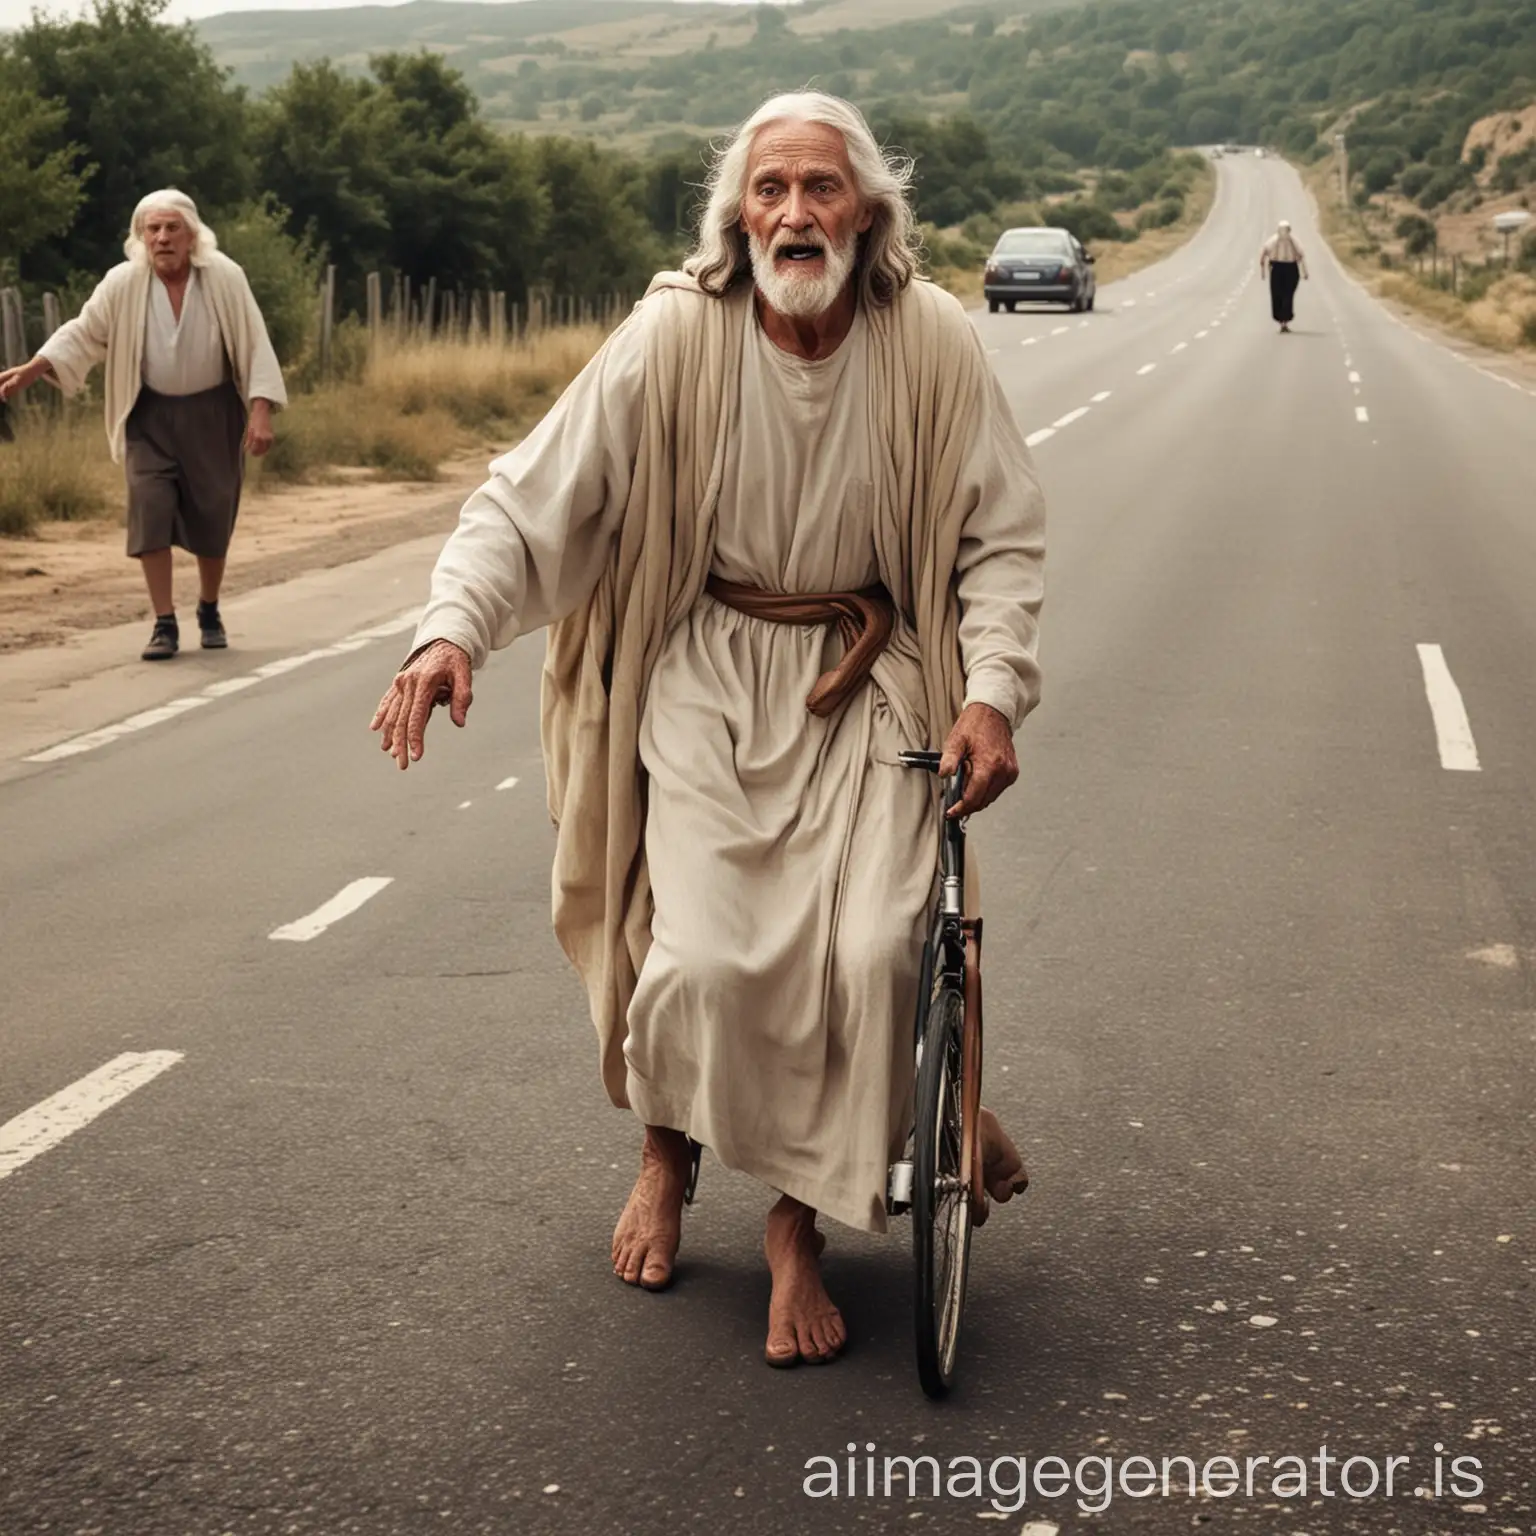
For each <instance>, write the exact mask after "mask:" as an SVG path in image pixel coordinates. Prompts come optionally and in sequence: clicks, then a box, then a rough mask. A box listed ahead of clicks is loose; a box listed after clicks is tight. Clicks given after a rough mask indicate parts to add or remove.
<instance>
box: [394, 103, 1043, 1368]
mask: <svg viewBox="0 0 1536 1536" xmlns="http://www.w3.org/2000/svg"><path fill="white" fill-rule="evenodd" d="M911 174H912V169H911V166H910V164H909V163H907V162H902V161H898V160H895V159H893V158H891V157H888V156H886V155H884V154H883V153H882V151H881V150H880V148H879V146H878V145H877V144H876V142H875V140H874V138H873V136H872V135H871V133H870V131H869V129H868V127H867V126H866V124H865V122H864V119H863V117H862V116H861V115H860V113H859V112H858V110H857V109H856V108H854V107H852V106H851V105H849V104H848V103H846V102H843V101H840V100H837V99H836V98H833V97H828V96H824V95H820V94H816V93H808V94H802V95H794V96H787V97H779V98H776V99H774V100H772V101H769V102H768V103H767V104H766V105H765V106H763V107H762V108H761V109H760V110H759V111H758V112H757V113H756V114H755V115H754V116H753V117H752V118H750V119H749V120H748V121H747V122H746V123H745V124H744V125H743V127H742V128H741V129H740V131H739V132H738V133H737V135H736V136H735V138H734V140H733V142H732V143H731V144H730V146H729V147H728V148H727V149H725V151H724V152H723V154H722V155H721V156H720V157H719V159H718V161H717V163H716V165H715V167H714V170H713V172H712V175H711V180H710V194H711V195H710V198H709V203H708V208H707V211H706V212H705V214H704V216H703V221H702V226H701V231H700V237H699V242H698V246H697V249H696V250H695V252H694V254H693V255H692V257H691V258H690V259H689V261H688V262H687V264H686V267H685V271H684V272H683V273H673V274H663V275H661V276H659V277H658V278H657V279H656V280H655V281H654V282H653V283H652V285H651V290H650V292H649V294H648V295H647V297H646V298H645V299H644V300H643V301H642V302H641V303H640V304H639V305H638V306H636V308H635V310H634V312H633V313H632V314H631V316H630V317H629V318H628V320H627V321H626V322H625V323H624V324H623V325H622V326H621V327H620V328H619V329H618V330H617V331H616V332H615V333H614V335H613V336H612V337H611V338H610V339H609V341H608V343H607V344H606V345H605V346H604V348H603V349H602V351H601V352H600V353H599V354H598V355H597V357H596V358H594V360H593V361H592V363H591V364H590V365H589V366H588V367H587V368H586V370H585V371H584V372H583V373H582V374H581V376H580V377H579V378H578V379H577V380H576V381H575V382H574V383H573V384H572V386H571V387H570V389H568V390H567V391H566V393H565V394H564V395H563V396H562V398H561V399H560V401H559V402H558V403H557V404H556V406H555V407H554V409H553V410H551V412H550V413H549V414H548V416H546V417H545V418H544V420H543V422H542V423H541V424H540V425H539V426H538V427H537V428H536V429H535V430H534V431H533V432H532V433H531V434H530V435H529V437H528V438H527V439H526V440H525V441H524V442H523V443H522V444H521V445H520V446H519V447H518V448H516V449H515V450H513V451H512V452H511V453H509V454H508V455H507V456H506V457H504V458H502V459H500V460H498V461H497V462H496V463H495V464H494V465H493V466H492V474H491V478H490V480H489V481H487V483H486V484H485V485H484V486H482V487H481V489H480V490H479V491H477V492H476V493H475V494H474V495H473V496H472V497H471V498H470V500H469V502H468V503H467V504H466V506H465V507H464V509H463V513H462V515H461V518H460V522H459V526H458V529H457V531H456V532H455V533H454V534H453V536H452V537H451V538H450V539H449V541H448V543H447V545H446V547H445V548H444V550H443V552H442V555H441V558H440V559H439V561H438V564H437V568H436V571H435V572H434V575H433V579H432V591H431V599H430V601H429V603H428V605H427V608H426V610H425V613H424V615H423V617H422V619H421V622H420V627H419V629H418V631H417V634H416V637H415V645H414V648H413V650H412V652H411V655H410V656H409V657H408V658H407V661H406V664H405V666H404V668H403V669H402V670H401V672H400V673H399V674H398V675H397V676H396V678H395V679H394V681H393V682H392V684H391V685H390V688H389V690H388V691H387V692H386V694H385V696H384V699H383V701H382V702H381V703H380V706H379V709H378V712H377V714H376V715H375V717H374V728H375V729H377V730H381V731H382V732H383V742H382V745H383V747H384V750H385V751H387V752H389V753H391V754H393V755H394V757H395V758H396V760H397V761H398V763H399V765H400V767H401V768H404V767H406V765H407V764H408V763H409V762H410V761H412V760H415V759H418V758H419V757H420V756H421V753H422V748H423V730H424V727H425V725H426V722H427V720H428V718H429V716H430V713H431V710H432V708H433V706H434V705H435V704H437V703H446V704H447V705H448V706H449V712H450V715H451V718H452V719H453V720H454V722H455V724H457V725H461V726H462V725H463V724H464V722H465V717H466V713H467V711H468V709H469V706H470V682H471V671H472V669H473V668H477V667H479V666H480V665H481V664H482V663H483V662H484V661H485V660H486V657H487V654H488V653H489V652H490V651H491V650H493V649H495V648H497V647H500V646H505V645H507V644H509V643H510V642H511V641H512V640H514V639H515V638H516V637H517V636H519V635H521V634H526V633H527V632H528V631H530V630H533V629H537V628H539V627H541V626H544V625H550V626H552V634H551V637H550V641H549V646H548V651H547V656H546V661H545V667H544V683H543V694H544V698H543V737H544V750H545V760H546V767H547V773H548V780H549V797H550V810H551V813H552V815H553V817H554V820H555V823H556V826H557V829H558V832H557V845H556V854H555V870H554V916H555V928H556V932H557V934H558V935H559V938H560V940H561V943H562V945H563V947H564V948H565V950H566V952H567V954H568V955H569V956H570V957H571V959H572V960H573V961H574V963H575V965H576V966H577V968H578V970H579V971H580V973H581V975H582V978H583V980H584V981H585V983H586V987H587V991H588V995H589V998H590V1002H591V1008H592V1013H593V1017H594V1020H595V1022H596V1024H597V1028H598V1033H599V1038H600V1042H601V1054H602V1072H603V1079H604V1084H605V1086H606V1088H607V1091H608V1094H609V1096H610V1097H611V1099H612V1100H613V1102H614V1103H615V1104H617V1105H620V1106H627V1107H629V1108H630V1109H632V1110H633V1111H634V1113H635V1114H636V1115H637V1116H638V1117H639V1119H640V1120H641V1121H642V1122H643V1123H644V1126H645V1132H644V1143H643V1148H642V1152H641V1161H640V1173H639V1177H638V1179H637V1180H636V1183H635V1186H634V1190H633V1193H632V1194H631V1195H630V1198H629V1202H628V1204H627V1205H626V1207H625V1209H624V1212H623V1214H622V1216H621V1217H620V1220H619V1223H618V1227H617V1230H616V1231H615V1233H614V1239H613V1250H612V1257H613V1265H614V1270H615V1272H616V1273H617V1274H618V1275H620V1276H621V1277H622V1278H623V1279H624V1280H625V1281H627V1282H629V1283H630V1284H635V1285H640V1286H643V1287H646V1288H648V1289H659V1288H661V1287H663V1286H664V1285H666V1284H667V1283H668V1282H669V1280H670V1279H671V1276H672V1270H673V1263H674V1258H675V1255H676V1251H677V1248H678V1243H679V1234H680V1228H681V1215H682V1209H683V1194H684V1187H685V1181H686V1178H687V1175H688V1170H689V1148H688V1138H692V1139H693V1140H694V1141H695V1142H697V1143H701V1144H703V1145H704V1146H707V1147H709V1148H710V1149H712V1150H713V1152H714V1153H715V1155H716V1156H717V1157H718V1158H719V1159H720V1160H721V1161H722V1162H723V1163H724V1164H726V1165H727V1166H728V1167H731V1168H734V1169H739V1170H742V1171H744V1172H746V1173H748V1174H751V1175H753V1176H754V1177H756V1178H758V1179H760V1180H761V1181H762V1182H763V1183H765V1184H767V1185H769V1186H770V1187H771V1188H772V1189H774V1190H776V1191H778V1192H779V1193H780V1199H779V1200H778V1202H777V1203H776V1204H775V1205H774V1206H773V1208H772V1209H771V1210H770V1212H769V1214H768V1221H767V1233H766V1241H765V1248H766V1253H767V1259H768V1264H769V1267H770V1269H771V1272H772V1279H773V1286H772V1297H771V1301H770V1304H769V1313H768V1340H767V1345H766V1351H765V1354H766V1358H767V1361H768V1363H769V1364H770V1365H775V1366H783V1365H793V1364H795V1363H797V1362H798V1361H800V1360H808V1361H823V1360H828V1359H831V1358H833V1357H834V1356H835V1355H836V1354H837V1353H838V1352H839V1351H840V1350H841V1348H842V1346H843V1343H844V1341H845V1338H846V1328H845V1325H844V1322H843V1319H842V1317H841V1315H840V1314H839V1312H838V1310H837V1308H836V1307H835V1306H834V1305H833V1303H832V1301H831V1299H830V1298H829V1297H828V1295H827V1293H826V1290H825V1289H824V1287H823V1285H822V1280H821V1274H820V1269H819V1263H818V1259H819V1255H820V1253H821V1250H822V1246H823V1242H824V1239H823V1236H822V1234H821V1233H819V1232H818V1231H817V1230H816V1219H817V1215H818V1213H821V1214H824V1215H826V1216H830V1217H832V1218H834V1219H836V1220H838V1221H840V1222H843V1223H845V1224H847V1225H849V1226H852V1227H855V1228H858V1229H861V1230H864V1231H883V1230H884V1228H885V1188H886V1175H887V1169H888V1166H889V1163H890V1161H891V1159H892V1157H893V1156H899V1155H900V1152H901V1149H902V1146H903V1144H904V1142H905V1139H906V1136H907V1134H908V1130H909V1127H910V1117H911V1095H912V1025H913V1018H914V1016H915V1008H916V1002H917V987H918V971H919V965H920V957H921V950H922V943H923V937H924V932H923V930H924V924H925V917H926V914H927V912H928V910H929V901H930V895H931V892H932V890H933V884H934V877H935V858H936V840H935V836H934V826H933V819H932V818H933V814H934V812H933V807H934V800H933V794H934V786H933V784H932V782H931V780H930V779H929V778H928V776H927V775H924V774H919V773H914V772H912V771H910V770H906V769H903V768H902V767H901V766H900V764H899V757H898V754H899V753H900V752H901V751H902V750H903V749H905V748H909V747H923V746H927V745H929V744H939V743H942V745H943V749H944V755H945V758H946V759H947V764H946V767H947V771H953V770H954V767H955V765H956V764H958V762H959V761H960V760H961V759H962V758H963V759H967V760H968V763H969V775H968V780H967V788H966V792H965V799H964V801H963V802H962V803H961V805H960V806H959V807H957V811H958V812H959V813H960V814H969V813H970V812H973V811H978V810H980V809H981V808H982V807H983V806H985V805H987V804H988V803H989V802H990V801H992V800H993V799H995V798H996V796H997V795H998V794H1000V793H1001V792H1002V791H1003V789H1005V788H1006V787H1007V786H1008V785H1009V784H1011V783H1012V782H1013V780H1014V779H1015V778H1016V777H1017V773H1018V765H1017V762H1016V759H1015V756H1014V750H1013V742H1012V737H1013V733H1014V731H1015V730H1016V729H1017V728H1018V726H1019V725H1020V723H1021V722H1022V721H1023V719H1024V717H1025V715H1026V714H1027V713H1028V712H1029V710H1030V709H1031V708H1032V707H1033V705H1034V704H1035V702H1036V700H1037V698H1038V690H1039V673H1038V668H1037V666H1036V660H1035V648H1036V621H1037V614H1038V611H1039V607H1040V600H1041V562H1042V556H1043V506H1042V501H1041V496H1040V492H1039V487H1038V483H1037V480H1036V476H1035V472H1034V468H1033V465H1032V463H1031V460H1030V456H1029V453H1028V451H1027V450H1026V448H1025V445H1024V443H1023V441H1022V439H1021V437H1020V435H1019V432H1018V429H1017V427H1016V426H1015V424H1014V421H1013V417H1012V415H1011V413H1010V411H1009V409H1008V406H1007V403H1006V402H1005V400H1004V398H1003V395H1002V392H1001V390H1000V389H999V387H998V385H997V383H996V381H995V379H994V378H993V376H992V374H991V372H990V370H989V368H988V367H987V363H986V359H985V357H984V355H983V352H982V349H981V347H980V345H979V343H978V341H977V338H976V335H975V333H974V331H973V330H972V328H971V326H970V324H969V322H968V320H967V319H966V316H965V314H964V312H963V311H962V309H961V307H960V305H959V304H958V303H957V302H956V301H955V300H954V299H953V298H951V297H950V296H949V295H947V294H945V293H944V292H942V291H941V290H940V289H938V288H936V287H935V286H933V285H932V284H930V283H927V282H924V281H921V280H919V279H918V277H917V237H916V233H915V224H914V220H913V215H912V212H911V209H910V205H909V201H908V195H907V194H908V186H909V183H910V179H911ZM855 596H857V601H854V598H855ZM834 597H836V598H838V601H836V602H834V601H832V599H833V598H834ZM864 605H867V606H864ZM849 607H852V608H853V609H854V610H855V611H856V612H863V613H866V614H867V613H879V614H880V615H882V616H883V617H884V618H885V619H888V620H889V621H890V635H889V639H888V641H887V642H886V643H885V644H884V646H883V648H879V647H875V648H874V649H875V650H876V652H877V653H876V654H874V656H873V659H872V664H870V661H869V660H868V659H867V658H865V657H862V656H861V655H860V654H857V653H858V652H860V651H867V650H869V649H871V648H870V647H868V646H864V647H855V648H854V649H853V650H850V649H849V648H848V637H847V636H845V635H844V634H843V633H841V627H840V625H839V624H838V623H837V622H836V620H837V618H838V615H839V613H840V612H842V611H846V610H847V609H848V608H849ZM882 627H883V624H882V625H877V626H876V627H875V629H874V633H876V634H878V633H879V630H880V628H882ZM982 1134H983V1143H984V1156H985V1164H986V1181H987V1184H988V1187H989V1190H990V1192H991V1194H992V1195H993V1197H994V1198H996V1199H998V1200H1006V1199H1007V1198H1008V1197H1009V1196H1010V1195H1011V1194H1012V1193H1014V1192H1015V1190H1017V1189H1019V1188H1022V1187H1023V1182H1024V1173H1023V1167H1022V1164H1021V1162H1020V1160H1019V1157H1018V1153H1017V1151H1016V1150H1015V1148H1014V1147H1013V1145H1012V1143H1011V1142H1010V1141H1009V1140H1008V1138H1007V1137H1006V1136H1005V1135H1004V1134H1003V1133H1002V1130H1001V1128H1000V1127H999V1125H998V1123H997V1121H996V1118H995V1117H994V1116H992V1115H990V1114H984V1117H983V1132H982Z"/></svg>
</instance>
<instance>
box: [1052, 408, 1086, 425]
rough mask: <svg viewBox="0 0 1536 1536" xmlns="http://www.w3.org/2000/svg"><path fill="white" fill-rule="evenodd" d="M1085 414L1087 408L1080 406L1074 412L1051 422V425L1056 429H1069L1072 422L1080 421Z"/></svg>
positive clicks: (1069, 412)
mask: <svg viewBox="0 0 1536 1536" xmlns="http://www.w3.org/2000/svg"><path fill="white" fill-rule="evenodd" d="M1087 414H1088V407H1087V406H1086V405H1080V406H1078V408H1077V409H1076V410H1075V411H1068V412H1067V414H1066V415H1065V416H1063V417H1061V418H1060V419H1059V420H1057V421H1053V422H1052V423H1051V425H1052V426H1053V427H1055V428H1057V429H1060V428H1062V427H1070V426H1071V425H1072V423H1073V422H1074V421H1081V420H1082V419H1083V417H1084V416H1086V415H1087Z"/></svg>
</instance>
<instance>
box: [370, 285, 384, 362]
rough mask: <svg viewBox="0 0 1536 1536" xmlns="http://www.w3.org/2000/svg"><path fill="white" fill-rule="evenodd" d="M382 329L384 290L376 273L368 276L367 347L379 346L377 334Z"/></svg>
mask: <svg viewBox="0 0 1536 1536" xmlns="http://www.w3.org/2000/svg"><path fill="white" fill-rule="evenodd" d="M383 328H384V288H383V283H382V281H381V279H380V277H379V274H378V273H377V272H370V273H369V274H368V345H369V347H370V348H374V347H377V346H378V344H379V332H380V331H381V330H382V329H383Z"/></svg>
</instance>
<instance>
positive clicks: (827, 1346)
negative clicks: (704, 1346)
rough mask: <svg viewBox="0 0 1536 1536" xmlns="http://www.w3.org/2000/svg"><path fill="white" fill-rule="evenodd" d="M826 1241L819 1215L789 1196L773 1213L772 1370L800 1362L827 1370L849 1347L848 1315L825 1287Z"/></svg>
mask: <svg viewBox="0 0 1536 1536" xmlns="http://www.w3.org/2000/svg"><path fill="white" fill-rule="evenodd" d="M826 1246H827V1240H826V1238H825V1237H823V1236H822V1235H821V1233H820V1232H818V1231H817V1230H816V1212H815V1211H813V1210H812V1209H811V1208H810V1207H809V1206H808V1205H802V1204H801V1203H800V1202H799V1201H798V1200H791V1199H790V1198H789V1196H788V1195H785V1196H784V1197H783V1198H782V1199H781V1200H780V1201H779V1203H778V1204H777V1205H776V1206H774V1208H773V1209H772V1210H771V1211H769V1213H768V1231H767V1235H766V1236H765V1237H764V1239H763V1251H764V1252H765V1253H766V1254H767V1255H768V1268H769V1269H770V1270H772V1271H773V1295H772V1297H771V1298H770V1300H769V1302H768V1346H767V1348H766V1349H765V1350H764V1352H763V1355H764V1358H765V1359H766V1360H767V1362H768V1364H769V1365H776V1366H785V1365H795V1364H797V1363H798V1362H799V1361H801V1360H806V1361H809V1362H810V1363H811V1364H813V1365H824V1364H825V1363H826V1362H827V1361H829V1360H835V1359H836V1358H837V1357H838V1355H840V1354H841V1353H842V1350H843V1345H844V1344H846V1343H847V1342H848V1330H847V1328H846V1327H845V1326H844V1325H843V1315H842V1313H841V1312H839V1311H838V1310H837V1308H836V1307H834V1306H833V1305H832V1298H831V1297H830V1296H828V1295H827V1292H826V1287H825V1286H823V1285H822V1283H821V1265H820V1263H819V1262H818V1261H819V1260H820V1258H821V1250H822V1249H823V1248H825V1247H826Z"/></svg>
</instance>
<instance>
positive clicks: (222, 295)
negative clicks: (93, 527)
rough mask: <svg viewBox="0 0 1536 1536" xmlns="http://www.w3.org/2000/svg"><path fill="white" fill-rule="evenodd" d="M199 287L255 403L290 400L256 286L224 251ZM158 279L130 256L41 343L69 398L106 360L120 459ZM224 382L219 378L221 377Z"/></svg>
mask: <svg viewBox="0 0 1536 1536" xmlns="http://www.w3.org/2000/svg"><path fill="white" fill-rule="evenodd" d="M197 272H198V284H199V286H200V288H201V289H202V297H203V299H205V300H206V302H207V305H208V308H209V310H210V311H211V312H212V315H213V320H214V324H215V325H216V326H217V327H218V331H219V336H220V337H221V339H222V340H223V343H224V350H225V351H226V352H227V353H228V354H229V361H230V366H231V368H232V369H233V371H234V381H235V387H236V388H237V389H238V390H239V391H240V398H241V400H242V401H244V402H245V404H246V405H247V406H249V405H250V403H251V401H252V400H269V401H270V402H271V403H272V404H273V405H275V406H278V407H282V406H284V405H286V404H287V403H288V392H287V390H285V389H284V387H283V373H282V369H281V368H280V367H279V366H278V362H277V354H276V353H275V352H274V351H273V350H272V342H271V340H270V338H269V337H268V336H267V327H266V322H265V321H264V320H263V319H262V318H261V310H260V309H259V308H258V307H257V304H256V298H255V295H254V294H253V293H252V292H251V285H250V283H249V282H247V281H246V276H245V273H244V272H243V271H241V269H240V268H239V267H238V266H237V265H236V264H235V263H234V262H233V261H231V260H230V259H229V257H227V256H225V255H224V254H223V253H222V252H221V251H213V252H210V253H209V255H208V256H206V257H204V258H202V259H201V260H200V261H199V262H198V263H197ZM156 281H158V280H157V279H156V277H155V272H154V268H153V267H152V266H151V265H150V263H149V262H148V261H125V262H122V263H121V264H120V265H118V266H115V267H113V268H112V270H111V271H110V272H108V273H107V275H106V276H105V277H104V278H102V280H101V281H100V282H99V283H98V284H97V285H96V291H95V292H94V293H92V295H91V296H90V298H88V299H87V300H86V301H85V305H84V307H83V308H82V309H81V311H80V313H79V314H78V315H76V316H75V318H74V319H73V320H68V321H66V322H65V323H64V324H63V325H61V326H60V327H59V328H58V330H56V331H55V332H54V333H53V335H52V336H50V337H49V338H48V340H47V341H45V342H44V343H43V345H42V346H41V347H39V348H38V356H39V357H46V358H47V359H48V361H49V363H51V364H52V366H53V372H54V376H55V377H56V378H57V380H58V383H59V387H60V388H61V389H62V390H63V391H64V393H65V394H66V395H72V394H74V393H75V391H76V390H78V389H80V388H81V387H82V386H83V385H84V384H85V381H86V378H87V377H88V376H89V374H90V371H91V369H93V368H94V367H95V366H96V365H97V363H105V364H106V374H105V380H106V389H105V397H106V398H105V414H106V427H107V442H108V443H109V445H110V446H111V450H112V459H113V462H114V463H117V464H121V463H122V462H123V454H124V448H125V445H126V440H127V432H126V429H127V424H128V416H129V413H130V412H131V411H132V410H133V407H134V404H135V402H136V401H137V400H138V398H139V390H140V388H141V387H142V385H143V383H144V339H145V332H146V330H147V328H148V326H149V323H150V302H149V301H150V284H151V283H153V282H156ZM215 382H217V381H215Z"/></svg>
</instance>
